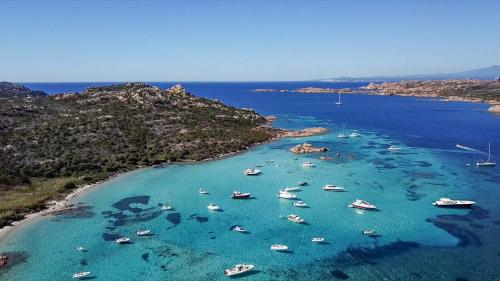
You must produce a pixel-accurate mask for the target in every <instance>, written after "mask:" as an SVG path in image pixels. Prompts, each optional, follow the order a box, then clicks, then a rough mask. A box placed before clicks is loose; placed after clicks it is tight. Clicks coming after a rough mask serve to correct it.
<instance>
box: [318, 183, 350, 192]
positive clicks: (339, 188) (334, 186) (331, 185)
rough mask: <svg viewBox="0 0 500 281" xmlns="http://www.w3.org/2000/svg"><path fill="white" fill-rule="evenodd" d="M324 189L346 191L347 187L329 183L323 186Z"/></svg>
mask: <svg viewBox="0 0 500 281" xmlns="http://www.w3.org/2000/svg"><path fill="white" fill-rule="evenodd" d="M323 190H324V191H337V192H338V191H345V188H343V187H342V186H336V185H333V184H327V185H325V186H323Z"/></svg>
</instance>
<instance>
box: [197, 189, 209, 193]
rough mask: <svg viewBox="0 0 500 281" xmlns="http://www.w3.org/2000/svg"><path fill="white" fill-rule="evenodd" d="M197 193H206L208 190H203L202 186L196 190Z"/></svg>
mask: <svg viewBox="0 0 500 281" xmlns="http://www.w3.org/2000/svg"><path fill="white" fill-rule="evenodd" d="M198 193H200V194H208V191H207V190H205V189H203V188H201V189H200V190H199V191H198Z"/></svg>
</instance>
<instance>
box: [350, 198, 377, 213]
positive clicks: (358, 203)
mask: <svg viewBox="0 0 500 281" xmlns="http://www.w3.org/2000/svg"><path fill="white" fill-rule="evenodd" d="M349 207H351V208H357V209H363V210H375V209H377V206H375V205H372V204H370V203H368V202H366V201H364V200H360V199H356V201H354V202H352V203H351V205H349Z"/></svg>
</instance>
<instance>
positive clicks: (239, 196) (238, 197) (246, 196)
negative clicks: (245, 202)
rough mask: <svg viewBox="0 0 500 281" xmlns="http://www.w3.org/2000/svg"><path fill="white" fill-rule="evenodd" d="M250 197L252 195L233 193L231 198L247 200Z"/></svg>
mask: <svg viewBox="0 0 500 281" xmlns="http://www.w3.org/2000/svg"><path fill="white" fill-rule="evenodd" d="M251 195H252V193H243V192H239V191H235V192H233V194H232V195H231V197H232V198H233V199H248V198H250V196H251Z"/></svg>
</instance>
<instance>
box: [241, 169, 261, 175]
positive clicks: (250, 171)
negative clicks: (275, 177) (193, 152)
mask: <svg viewBox="0 0 500 281" xmlns="http://www.w3.org/2000/svg"><path fill="white" fill-rule="evenodd" d="M243 173H245V175H247V176H256V175H258V174H260V173H261V170H259V169H253V168H248V169H246V170H245V171H243Z"/></svg>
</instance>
